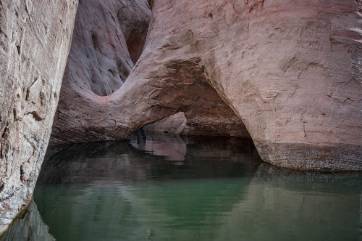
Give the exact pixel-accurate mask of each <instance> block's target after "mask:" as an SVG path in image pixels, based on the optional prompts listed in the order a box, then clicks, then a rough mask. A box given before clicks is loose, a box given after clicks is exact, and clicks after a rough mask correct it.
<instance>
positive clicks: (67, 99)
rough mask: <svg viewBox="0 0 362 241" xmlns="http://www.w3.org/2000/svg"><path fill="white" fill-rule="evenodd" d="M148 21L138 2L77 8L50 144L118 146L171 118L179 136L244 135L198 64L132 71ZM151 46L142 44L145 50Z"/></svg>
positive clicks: (144, 5)
mask: <svg viewBox="0 0 362 241" xmlns="http://www.w3.org/2000/svg"><path fill="white" fill-rule="evenodd" d="M151 15H152V12H151V9H150V6H149V3H148V1H146V0H137V1H134V0H118V1H99V0H90V1H81V2H80V5H79V11H78V14H77V19H76V26H75V34H74V37H73V44H72V49H71V53H70V57H69V61H68V65H67V69H66V74H65V77H64V80H63V86H62V90H61V97H60V102H59V107H58V111H57V114H56V118H55V124H54V128H53V139H52V140H53V142H54V143H64V142H86V141H98V140H114V139H122V138H125V137H127V136H128V135H129V134H130V133H131V132H133V131H134V130H136V129H138V128H140V127H142V126H144V125H145V124H148V123H152V122H155V121H158V120H160V119H163V118H167V117H168V116H170V115H173V114H176V113H180V115H179V116H181V119H178V121H177V122H180V121H181V122H185V124H184V125H182V126H181V127H178V126H177V127H174V128H176V129H178V131H177V132H179V133H181V134H192V135H231V136H246V135H248V134H247V132H246V130H245V128H244V127H243V124H242V122H241V120H240V119H239V118H238V117H237V116H236V115H235V114H234V113H233V111H232V110H231V109H230V108H229V107H228V106H227V105H226V104H224V102H223V100H222V99H221V98H220V97H219V96H218V94H217V93H216V91H215V90H214V89H213V88H212V87H211V86H210V83H209V81H208V77H207V73H206V72H205V69H204V66H203V65H202V64H200V61H201V59H200V58H188V57H186V58H185V59H183V58H184V57H185V56H180V59H170V61H166V59H165V60H160V61H161V62H160V63H157V64H155V62H154V61H152V62H150V61H149V58H146V59H145V60H143V59H142V58H143V57H141V59H140V60H139V61H138V64H136V65H137V66H138V65H139V66H138V67H136V68H135V69H134V71H132V68H134V67H135V66H134V64H135V63H136V61H137V60H138V58H139V56H140V53H141V52H142V50H143V47H144V44H145V41H146V35H147V31H148V27H149V24H150V22H151ZM90 16H91V17H90ZM164 20H165V21H167V19H164ZM150 31H152V29H150ZM155 40H156V41H158V40H157V39H155ZM153 41H154V40H153V39H152V38H151V39H150V38H149V39H148V40H147V43H146V46H148V45H152V42H153ZM150 51H155V52H158V51H159V50H157V49H150ZM162 51H163V50H162ZM165 57H167V56H165ZM162 61H165V63H162ZM144 64H146V65H147V66H144ZM142 66H143V67H142ZM129 74H131V76H129ZM143 74H146V75H143ZM127 77H128V78H127ZM126 79H127V81H126ZM146 79H147V81H146ZM145 81H146V82H145ZM124 82H126V86H124V87H123V86H122V85H123V83H124ZM121 86H122V87H121ZM161 92H162V93H161ZM182 115H183V116H182ZM166 129H167V128H166ZM172 132H173V131H172Z"/></svg>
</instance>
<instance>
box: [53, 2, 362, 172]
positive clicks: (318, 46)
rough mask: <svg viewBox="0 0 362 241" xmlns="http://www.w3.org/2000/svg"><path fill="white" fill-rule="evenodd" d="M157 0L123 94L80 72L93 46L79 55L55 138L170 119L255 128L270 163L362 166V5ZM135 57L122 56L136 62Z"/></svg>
mask: <svg viewBox="0 0 362 241" xmlns="http://www.w3.org/2000/svg"><path fill="white" fill-rule="evenodd" d="M121 2H122V1H121ZM136 2H137V3H139V4H140V5H138V6H137V8H134V6H133V5H132V6H128V8H129V9H136V10H134V11H136V12H138V13H139V14H140V13H142V14H144V13H145V11H143V10H144V9H145V8H142V7H141V9H143V10H142V11H140V10H139V9H140V6H141V2H142V1H141V0H140V1H136ZM152 3H153V6H152V7H153V8H152V11H153V20H152V23H151V25H150V28H149V31H148V35H147V40H146V45H145V48H144V50H143V53H142V55H141V56H140V58H139V59H138V61H137V63H136V65H135V66H134V67H133V69H132V71H131V72H130V75H129V76H128V78H127V81H125V83H124V84H123V85H122V87H120V88H119V89H117V90H115V89H114V93H113V94H111V95H108V96H100V95H99V94H96V93H95V92H94V91H90V90H91V89H92V88H90V87H88V88H82V89H81V88H80V87H79V86H80V85H79V83H80V82H81V81H83V80H84V79H87V81H89V80H91V79H92V78H88V77H86V76H87V74H89V72H91V71H93V69H88V68H87V67H86V68H81V70H79V72H81V71H82V72H83V74H80V73H79V74H78V75H76V74H74V72H75V70H74V69H73V66H74V68H76V69H78V68H79V66H80V64H78V65H77V63H80V60H81V59H83V58H84V57H83V55H84V53H85V52H84V51H83V52H82V53H79V54H73V55H72V57H71V58H70V61H69V64H68V71H67V77H66V78H65V83H64V86H63V90H62V97H61V105H60V107H59V110H58V114H57V118H56V124H55V128H54V140H55V141H60V142H67V141H71V142H78V141H79V142H82V141H89V140H93V141H94V140H99V139H119V138H124V137H127V136H128V135H129V134H130V133H131V132H132V131H134V130H136V129H137V128H140V127H142V126H144V125H146V124H148V123H152V122H155V121H158V120H160V119H163V120H162V121H161V122H162V123H161V126H162V128H161V126H160V123H156V124H155V125H154V126H151V127H148V128H150V129H162V130H164V131H167V132H168V131H171V132H175V133H186V134H191V133H192V132H193V129H192V128H190V127H196V128H194V130H195V129H196V130H200V129H199V128H198V127H200V128H201V129H202V128H204V129H203V131H196V133H197V134H206V135H212V134H215V133H216V134H224V135H228V134H231V133H233V134H232V135H243V134H244V135H246V134H247V133H246V130H245V128H244V125H245V126H246V128H247V131H248V132H249V133H250V136H251V138H252V139H253V141H254V143H255V145H256V147H257V149H258V151H259V153H260V155H261V157H262V159H263V160H264V161H266V162H269V163H272V164H274V165H278V166H282V167H288V168H295V169H306V170H362V121H361V120H362V111H361V110H362V83H361V82H362V75H361V72H362V68H361V63H362V62H361V56H362V46H361V40H362V38H361V34H360V33H361V26H360V25H361V24H360V22H359V21H360V15H361V13H360V12H361V11H362V10H361V6H360V5H361V3H360V1H355V0H345V1H340V0H242V1H225V0H214V1H206V0H205V1H197V2H195V1H188V0H177V1H176V0H156V1H152ZM122 4H125V3H124V2H123V3H122ZM143 4H147V3H146V2H143ZM142 6H143V5H142ZM114 9H116V10H117V8H113V10H114ZM137 9H138V10H137ZM97 11H100V10H99V9H98V10H97ZM131 12H133V10H132V11H131ZM147 15H150V13H148V12H147ZM122 16H123V15H122ZM124 16H125V17H123V18H122V19H119V18H118V19H116V20H114V21H119V23H118V24H120V25H121V24H122V23H126V25H127V26H133V25H134V24H135V23H133V22H132V21H130V19H134V17H130V19H129V18H127V17H128V15H124ZM78 17H79V18H82V16H78ZM86 17H87V18H88V16H86ZM83 18H84V16H83ZM112 19H113V18H112ZM137 19H138V18H137ZM109 21H110V20H109ZM112 21H113V20H112ZM136 22H137V21H136ZM102 31H103V30H102ZM84 34H88V35H89V33H87V32H86V33H83V35H84ZM105 36H108V35H105ZM113 37H114V36H113ZM109 38H112V35H111V36H110V37H109ZM77 41H79V39H78V38H75V40H74V42H73V46H77V45H76V43H77ZM120 42H121V43H124V42H127V41H125V40H124V39H123V40H121V41H120ZM133 42H134V41H132V43H133ZM135 42H137V41H135ZM138 42H139V41H138ZM136 45H137V46H138V44H136ZM123 47H124V48H125V46H124V45H123ZM130 49H133V48H130ZM78 50H79V49H78V48H76V47H74V48H73V49H72V53H76V52H77V51H78ZM137 53H139V51H137ZM131 56H132V55H131V54H129V56H128V55H127V54H125V55H123V54H121V55H119V57H120V58H121V59H123V60H124V61H123V62H127V63H129V62H130V60H129V59H132V57H131ZM133 61H135V58H134V59H133ZM130 65H131V64H130ZM100 66H102V65H100ZM130 67H132V65H131V66H130ZM99 68H101V67H99ZM119 69H123V68H119ZM94 71H96V70H94ZM110 72H112V71H110ZM113 72H116V71H113ZM117 73H118V72H117ZM175 114H176V117H175ZM169 116H171V117H170V118H168V117H169ZM164 118H166V119H164ZM185 123H187V124H185ZM187 125H188V126H187ZM155 126H156V127H155ZM189 130H191V131H189ZM215 130H217V131H215Z"/></svg>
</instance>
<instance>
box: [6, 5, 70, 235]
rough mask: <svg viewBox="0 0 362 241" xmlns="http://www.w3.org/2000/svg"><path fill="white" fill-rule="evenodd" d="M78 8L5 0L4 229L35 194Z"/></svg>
mask: <svg viewBox="0 0 362 241" xmlns="http://www.w3.org/2000/svg"><path fill="white" fill-rule="evenodd" d="M76 7H77V1H76V0H66V1H65V0H64V1H44V0H36V1H19V0H2V1H0V74H1V78H2V79H1V81H0V103H1V108H0V136H1V138H0V233H1V232H2V231H3V230H4V229H5V228H6V226H7V225H8V224H9V223H10V222H11V221H12V219H13V218H14V217H15V215H16V214H17V213H18V211H19V210H20V209H21V208H23V207H24V205H27V203H28V202H29V200H30V199H31V195H32V192H33V189H34V186H35V182H36V180H37V176H38V172H39V169H40V166H41V164H42V161H43V156H44V154H45V150H46V147H47V144H48V140H49V136H50V132H51V126H52V123H53V116H54V112H55V109H56V105H57V102H58V96H59V91H60V86H61V80H62V77H63V73H64V68H65V64H66V60H67V56H68V52H69V48H70V40H71V34H72V31H73V24H74V17H75V12H76Z"/></svg>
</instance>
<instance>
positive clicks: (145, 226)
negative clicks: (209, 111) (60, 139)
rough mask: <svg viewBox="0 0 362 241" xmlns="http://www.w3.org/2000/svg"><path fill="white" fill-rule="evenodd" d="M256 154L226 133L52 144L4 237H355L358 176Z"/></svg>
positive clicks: (107, 240)
mask: <svg viewBox="0 0 362 241" xmlns="http://www.w3.org/2000/svg"><path fill="white" fill-rule="evenodd" d="M258 160H259V159H258V156H257V154H256V152H255V149H254V147H253V145H252V144H251V143H249V142H247V141H241V140H238V139H222V138H217V139H204V138H189V139H187V138H180V137H175V136H163V135H162V136H157V135H156V136H155V135H152V136H149V135H148V136H147V137H146V136H144V137H142V136H141V137H138V138H136V137H135V138H132V139H131V140H130V141H129V142H107V143H92V144H79V145H70V146H62V147H56V148H51V149H49V151H48V154H47V158H46V161H45V163H44V165H43V167H42V171H41V174H40V177H39V181H38V184H37V188H36V191H35V194H34V199H35V203H36V204H35V203H33V204H32V205H31V207H30V209H29V210H28V212H27V213H26V214H25V215H24V217H22V218H19V219H18V220H17V222H16V223H15V224H14V225H13V226H12V227H11V229H10V231H9V232H8V233H7V234H6V236H5V237H4V238H3V239H1V241H5V240H6V241H8V240H19V241H22V240H36V241H42V240H44V241H48V240H54V239H56V240H58V241H73V240H74V241H83V240H84V241H93V240H94V241H99V240H102V241H111V240H112V241H113V240H125V241H131V240H135V241H136V240H137V241H139V240H161V241H162V240H175V241H177V240H180V241H181V240H185V241H186V240H187V241H190V240H191V241H192V240H195V241H196V240H197V241H203V240H205V241H206V240H207V241H211V240H215V241H216V240H223V241H224V240H225V241H227V240H232V241H233V240H235V241H236V240H258V241H263V240H278V241H279V240H303V241H304V240H332V241H333V240H338V241H340V240H347V241H348V240H351V241H352V240H358V239H359V238H360V235H361V231H360V230H361V220H362V214H361V213H362V200H361V198H362V197H361V187H362V178H361V176H360V175H358V174H355V175H338V176H335V175H329V174H316V173H295V172H291V171H287V170H281V169H276V168H273V167H271V166H269V165H265V164H260V162H259V161H258ZM37 208H38V209H39V211H38V209H37ZM42 220H44V222H43V221H42ZM48 227H49V228H48ZM53 237H54V238H53Z"/></svg>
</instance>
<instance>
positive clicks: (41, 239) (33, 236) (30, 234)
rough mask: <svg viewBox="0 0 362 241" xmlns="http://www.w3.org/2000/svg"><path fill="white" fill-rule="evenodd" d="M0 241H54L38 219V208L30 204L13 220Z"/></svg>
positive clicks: (45, 226)
mask: <svg viewBox="0 0 362 241" xmlns="http://www.w3.org/2000/svg"><path fill="white" fill-rule="evenodd" d="M0 240H1V241H55V239H54V237H53V236H52V235H50V234H49V228H48V226H47V225H46V224H45V223H44V222H43V220H42V218H41V217H40V214H39V211H38V208H37V206H36V204H35V203H34V202H32V203H31V204H30V206H29V208H28V210H27V211H26V212H25V213H24V214H23V215H22V216H21V217H19V218H17V219H16V220H15V224H14V225H12V226H11V227H10V228H9V230H8V231H7V232H6V234H5V236H4V237H2V238H0Z"/></svg>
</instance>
